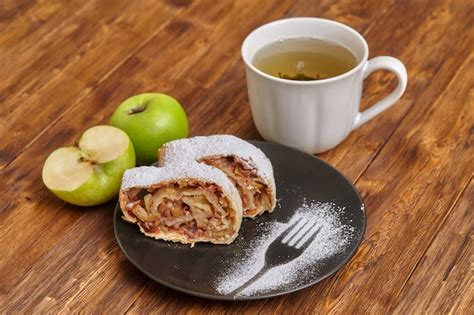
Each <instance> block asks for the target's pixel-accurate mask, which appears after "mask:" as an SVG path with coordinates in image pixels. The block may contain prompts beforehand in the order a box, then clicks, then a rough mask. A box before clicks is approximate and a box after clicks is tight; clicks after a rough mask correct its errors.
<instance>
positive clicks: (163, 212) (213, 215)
mask: <svg viewBox="0 0 474 315" xmlns="http://www.w3.org/2000/svg"><path fill="white" fill-rule="evenodd" d="M127 194H128V196H127V197H128V198H127V199H128V203H127V205H126V208H125V211H127V213H128V214H129V215H130V216H131V217H133V218H135V219H136V220H137V223H138V225H139V226H140V227H141V228H142V229H143V231H144V232H145V233H149V234H155V235H156V234H157V233H161V234H163V235H166V234H174V235H175V236H176V235H179V236H182V237H184V238H185V239H186V240H187V241H196V240H206V239H207V240H209V239H212V240H223V241H225V240H227V239H229V238H230V237H231V236H232V235H233V234H234V232H235V231H234V223H235V216H234V213H233V211H231V209H230V208H229V207H230V206H229V202H228V200H227V198H226V197H225V196H224V194H223V193H222V192H221V190H220V188H219V187H218V186H217V185H213V184H201V183H198V182H189V181H187V182H186V183H179V182H178V183H172V184H170V183H168V184H160V185H158V186H154V187H151V188H148V189H142V188H134V189H130V190H129V191H127Z"/></svg>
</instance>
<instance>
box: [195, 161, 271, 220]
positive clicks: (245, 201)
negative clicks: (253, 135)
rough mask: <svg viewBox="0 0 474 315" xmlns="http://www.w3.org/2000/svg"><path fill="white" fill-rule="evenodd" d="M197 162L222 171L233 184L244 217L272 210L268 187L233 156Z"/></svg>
mask: <svg viewBox="0 0 474 315" xmlns="http://www.w3.org/2000/svg"><path fill="white" fill-rule="evenodd" d="M199 162H202V163H205V164H207V165H210V166H214V167H216V168H218V169H220V170H221V171H223V172H224V173H225V174H226V175H227V177H229V179H230V180H231V181H232V182H233V184H234V185H235V187H236V188H237V190H238V191H239V194H240V197H241V198H242V206H243V208H244V216H247V217H254V216H255V215H256V214H258V213H261V212H263V211H266V210H271V209H272V202H271V193H270V191H269V188H268V186H267V185H266V184H265V183H264V182H263V181H262V179H261V178H260V177H259V176H258V175H257V172H256V171H255V170H254V169H251V168H249V167H248V166H247V165H246V164H245V163H243V162H242V161H241V160H240V159H239V158H237V157H235V156H209V157H205V158H202V159H201V160H199Z"/></svg>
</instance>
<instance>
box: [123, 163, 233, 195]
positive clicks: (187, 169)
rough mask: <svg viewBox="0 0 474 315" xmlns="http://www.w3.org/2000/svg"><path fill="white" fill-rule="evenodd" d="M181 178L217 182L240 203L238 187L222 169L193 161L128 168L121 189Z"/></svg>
mask: <svg viewBox="0 0 474 315" xmlns="http://www.w3.org/2000/svg"><path fill="white" fill-rule="evenodd" d="M179 179H197V180H200V181H203V182H208V183H215V184H217V185H218V186H220V187H222V188H223V189H224V191H225V192H226V193H228V194H230V195H231V197H232V199H233V200H237V201H239V203H240V196H239V192H238V191H237V188H235V186H234V185H233V184H232V182H231V181H230V180H229V179H228V178H227V176H226V175H225V174H224V173H222V172H221V171H220V170H218V169H216V168H214V167H210V166H207V165H205V164H200V163H197V162H193V161H191V162H190V161H187V162H186V163H174V164H170V165H167V166H166V167H155V166H141V167H135V168H131V169H129V170H126V171H125V173H124V175H123V178H122V186H121V189H128V188H132V187H148V186H150V185H154V184H159V183H161V182H164V181H170V180H179Z"/></svg>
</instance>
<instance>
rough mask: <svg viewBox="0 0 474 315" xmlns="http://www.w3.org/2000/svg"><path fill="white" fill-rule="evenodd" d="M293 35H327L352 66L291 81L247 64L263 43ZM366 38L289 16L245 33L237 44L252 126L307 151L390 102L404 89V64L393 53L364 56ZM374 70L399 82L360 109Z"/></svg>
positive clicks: (329, 142) (339, 137) (334, 140)
mask: <svg viewBox="0 0 474 315" xmlns="http://www.w3.org/2000/svg"><path fill="white" fill-rule="evenodd" d="M295 37H296V38H297V37H313V38H320V39H327V40H330V41H332V42H336V43H339V44H341V45H343V46H344V47H346V48H348V49H349V50H350V51H351V52H352V53H353V54H354V56H355V57H356V59H357V65H356V66H355V67H354V68H353V69H351V70H350V71H348V72H346V73H343V74H341V75H339V76H336V77H332V78H329V79H323V80H317V81H292V80H286V79H281V78H276V77H273V76H271V75H268V74H266V73H264V72H262V71H260V70H259V69H257V68H256V67H255V66H254V65H253V64H252V59H253V57H254V55H255V53H257V52H258V51H259V50H260V49H261V48H262V47H264V46H266V45H267V44H270V43H273V42H276V41H278V40H282V39H287V38H295ZM368 56H369V48H368V46H367V42H366V41H365V39H364V38H363V37H362V35H360V34H359V33H358V32H357V31H355V30H354V29H352V28H350V27H348V26H346V25H344V24H341V23H338V22H335V21H331V20H326V19H320V18H306V17H304V18H289V19H283V20H278V21H274V22H271V23H269V24H265V25H263V26H261V27H259V28H257V29H256V30H254V31H253V32H252V33H250V34H249V35H248V36H247V38H246V39H245V40H244V42H243V44H242V58H243V60H244V63H245V69H246V77H247V89H248V95H249V100H250V107H251V110H252V115H253V119H254V121H255V125H256V126H257V130H258V131H259V132H260V134H261V135H262V137H263V138H264V139H266V140H268V141H273V142H278V143H282V144H285V145H288V146H291V147H295V148H298V149H300V150H303V151H306V152H308V153H319V152H323V151H326V150H329V149H331V148H333V147H335V146H336V145H338V144H339V143H340V142H342V141H343V140H344V139H345V138H346V137H347V135H348V134H349V133H350V132H351V131H352V130H353V129H355V128H357V127H359V126H361V125H363V124H364V123H366V122H367V121H369V120H370V119H372V118H374V117H375V116H377V115H378V114H380V113H381V112H383V111H384V110H386V109H387V108H389V107H390V106H392V105H393V104H394V103H395V102H396V101H397V100H398V99H400V97H401V96H402V94H403V92H404V91H405V88H406V85H407V72H406V69H405V66H404V65H403V64H402V63H401V62H400V61H399V60H398V59H395V58H393V57H388V56H381V57H375V58H373V59H370V60H368ZM376 70H389V71H392V72H393V73H394V74H395V75H396V77H397V79H398V85H397V87H396V88H395V90H394V91H393V92H391V93H390V94H389V95H388V96H386V97H385V98H383V99H382V100H381V101H379V102H377V103H375V104H374V105H373V106H371V107H370V108H369V109H367V110H365V111H363V112H359V105H360V100H361V96H362V83H363V81H364V79H365V78H366V77H367V76H368V75H369V74H371V73H372V72H374V71H376Z"/></svg>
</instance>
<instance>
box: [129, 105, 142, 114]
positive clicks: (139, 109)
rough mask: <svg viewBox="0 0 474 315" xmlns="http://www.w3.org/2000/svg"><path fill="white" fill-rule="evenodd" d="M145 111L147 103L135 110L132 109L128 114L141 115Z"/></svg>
mask: <svg viewBox="0 0 474 315" xmlns="http://www.w3.org/2000/svg"><path fill="white" fill-rule="evenodd" d="M145 109H146V103H145V104H142V105H139V106H137V107H135V108H132V109H130V110H129V111H128V112H127V114H129V115H133V114H138V113H141V112H143V111H145Z"/></svg>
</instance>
